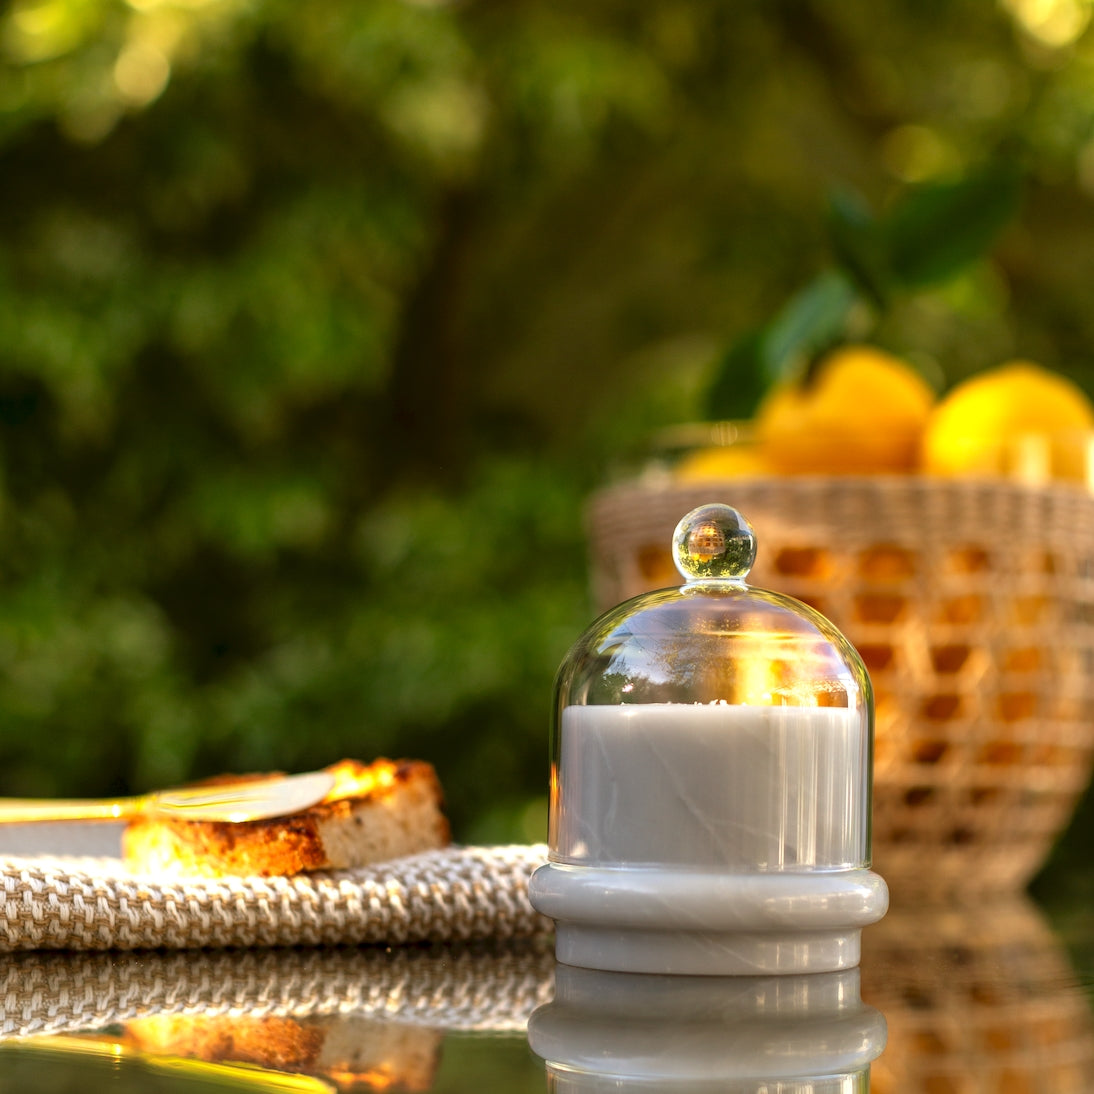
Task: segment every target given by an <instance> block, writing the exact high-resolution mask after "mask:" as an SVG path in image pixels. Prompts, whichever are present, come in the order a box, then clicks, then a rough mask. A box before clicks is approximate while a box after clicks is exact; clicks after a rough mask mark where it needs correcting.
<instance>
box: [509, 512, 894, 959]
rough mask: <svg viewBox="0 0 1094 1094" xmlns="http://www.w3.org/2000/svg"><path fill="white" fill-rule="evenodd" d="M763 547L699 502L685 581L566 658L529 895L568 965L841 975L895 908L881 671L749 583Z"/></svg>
mask: <svg viewBox="0 0 1094 1094" xmlns="http://www.w3.org/2000/svg"><path fill="white" fill-rule="evenodd" d="M756 546H757V545H756V538H755V535H754V533H753V531H752V528H751V526H750V525H749V524H748V522H747V521H746V520H745V519H744V518H743V517H742V516H741V514H740V513H738V512H737V511H736V510H735V509H733V508H731V507H730V506H728V505H721V504H711V505H704V506H701V507H699V508H698V509H695V510H693V511H692V512H691V513H688V514H687V515H686V516H685V517H684V518H683V519H682V520H681V521H680V523H679V524H678V525H677V528H676V531H675V533H674V536H673V544H672V547H673V557H674V560H675V562H676V566H677V569H678V570H679V571H680V573H681V575H682V577H683V578H684V583H683V585H681V586H676V587H672V588H668V589H662V590H658V591H656V592H652V593H644V594H642V595H641V596H637V597H635V598H633V599H631V600H628V601H626V602H625V603H623V604H621V605H619V606H618V607H616V608H614V609H612V610H610V611H608V612H607V613H605V614H604V615H603V616H601V617H600V618H599V619H598V620H596V621H595V622H594V623H593V624H592V625H591V626H590V628H589V629H588V630H587V631H586V632H585V634H584V635H582V637H581V638H580V639H579V640H578V642H577V643H576V644H575V645H574V646H573V648H572V649H571V650H570V652H569V654H568V655H567V657H566V659H565V660H564V662H563V664H562V666H561V668H560V670H559V673H558V678H557V682H556V689H555V692H556V694H555V712H554V722H553V727H552V740H551V753H552V756H551V773H550V820H549V833H548V840H549V862H548V863H547V864H546V865H545V866H543V867H541V868H540V869H539V870H537V871H536V873H535V875H534V876H533V877H532V879H531V884H530V895H531V898H532V903H533V904H534V905H535V906H536V907H537V908H538V909H539V910H540V911H541V912H543V913H544V914H546V915H548V916H550V917H552V918H553V919H554V920H555V923H556V955H557V957H558V959H559V960H560V961H562V962H563V963H565V964H571V965H578V966H585V967H589V968H599V969H609V970H616V971H632V972H645V973H685V974H703V973H706V974H712V975H726V974H730V975H732V974H757V973H765V974H770V973H800V972H821V971H832V970H835V969H841V968H849V967H853V966H855V965H857V964H858V961H859V941H860V934H861V929H862V927H864V926H866V925H868V924H869V923H872V922H875V921H876V920H878V919H880V918H881V916H882V915H884V913H885V910H886V907H887V905H888V891H887V889H886V886H885V883H884V881H883V880H882V879H881V878H880V877H878V876H877V875H876V874H874V873H872V872H871V871H870V869H869V866H870V804H871V792H870V787H871V754H872V747H873V694H872V689H871V686H870V679H869V676H868V674H867V672H866V669H865V667H864V665H863V663H862V661H861V659H860V658H859V656H858V654H857V653H856V652H855V650H854V648H853V647H852V646H851V644H850V643H849V642H848V641H847V639H846V638H844V637H843V635H842V634H841V633H840V632H839V631H838V630H837V629H836V627H835V626H834V625H833V624H832V623H831V622H829V621H828V620H827V619H825V618H824V617H823V616H822V615H820V614H819V613H817V612H816V611H814V610H813V609H811V608H809V607H807V606H806V605H805V604H802V603H800V602H799V601H796V600H793V599H792V598H790V597H788V596H784V595H781V594H779V593H776V592H770V591H766V590H762V589H757V588H753V587H750V586H749V585H748V584H747V583H746V580H745V579H746V578H747V576H748V572H749V569H750V568H751V566H752V563H753V561H754V559H755V555H756Z"/></svg>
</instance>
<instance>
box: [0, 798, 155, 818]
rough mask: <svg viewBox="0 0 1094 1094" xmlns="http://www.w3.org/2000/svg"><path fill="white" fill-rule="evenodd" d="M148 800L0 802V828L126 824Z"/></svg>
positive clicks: (9, 800) (12, 800)
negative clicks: (56, 823) (63, 823)
mask: <svg viewBox="0 0 1094 1094" xmlns="http://www.w3.org/2000/svg"><path fill="white" fill-rule="evenodd" d="M147 802H148V798H147V797H136V798H115V799H114V800H112V801H109V800H106V799H103V800H97V799H93V798H72V799H64V798H56V799H53V798H0V824H35V823H39V822H44V821H95V820H102V821H106V820H128V819H129V818H131V817H135V816H136V815H137V814H138V813H139V812H140V811H141V810H142V809H143V808H144V807H145V805H146V804H147Z"/></svg>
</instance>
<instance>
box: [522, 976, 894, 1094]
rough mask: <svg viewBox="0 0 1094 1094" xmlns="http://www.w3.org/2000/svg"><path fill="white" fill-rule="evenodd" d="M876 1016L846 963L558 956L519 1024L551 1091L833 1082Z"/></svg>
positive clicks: (868, 1052)
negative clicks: (786, 969)
mask: <svg viewBox="0 0 1094 1094" xmlns="http://www.w3.org/2000/svg"><path fill="white" fill-rule="evenodd" d="M885 1037H886V1029H885V1019H884V1018H883V1017H882V1015H881V1013H880V1012H879V1011H877V1010H875V1009H874V1008H873V1007H870V1006H867V1005H866V1004H864V1003H863V1002H862V1000H861V998H860V996H859V974H858V970H857V969H847V970H843V971H840V972H831V973H815V974H810V975H796V976H765V977H686V978H684V977H677V976H650V975H636V974H632V973H613V972H598V971H593V970H590V969H579V968H573V967H568V966H565V965H560V966H559V967H558V970H557V975H556V983H555V998H554V1000H553V1001H552V1002H550V1003H548V1004H546V1005H545V1006H543V1007H540V1008H539V1009H538V1010H537V1011H536V1012H535V1013H534V1014H533V1015H532V1018H531V1020H530V1021H529V1025H528V1040H529V1043H530V1045H531V1047H532V1049H533V1051H534V1052H535V1053H536V1054H537V1055H539V1056H541V1057H542V1058H543V1059H544V1060H546V1061H547V1068H548V1073H549V1074H550V1075H551V1077H552V1080H553V1083H554V1086H553V1089H554V1090H555V1091H557V1092H558V1094H571V1092H572V1094H579V1092H580V1094H598V1092H601V1091H605V1092H606V1091H609V1090H610V1091H613V1092H621V1091H625V1090H629V1089H632V1088H633V1089H635V1090H648V1089H650V1087H649V1085H648V1084H650V1083H653V1082H656V1083H657V1086H656V1089H657V1090H658V1091H659V1092H663V1091H666V1092H667V1091H673V1092H681V1094H682V1092H685V1091H699V1090H711V1089H715V1088H714V1087H712V1086H711V1085H710V1084H713V1083H719V1084H724V1083H727V1082H732V1083H733V1084H734V1085H733V1086H732V1087H731V1088H727V1087H726V1086H724V1085H718V1086H717V1087H716V1089H717V1090H719V1091H725V1090H727V1089H732V1091H734V1092H735V1094H745V1092H747V1091H761V1090H763V1091H771V1090H775V1089H778V1090H783V1089H784V1087H783V1086H778V1087H775V1086H773V1085H771V1084H775V1083H783V1082H792V1083H793V1084H794V1085H793V1086H792V1088H788V1089H793V1091H794V1092H795V1094H836V1092H844V1091H850V1090H859V1089H862V1087H860V1086H859V1085H855V1084H856V1083H857V1081H858V1080H859V1079H860V1078H861V1077H864V1076H865V1075H866V1074H867V1073H868V1071H869V1068H870V1063H871V1061H873V1060H874V1059H875V1058H876V1057H877V1056H878V1055H880V1053H881V1051H882V1049H883V1048H884V1047H885Z"/></svg>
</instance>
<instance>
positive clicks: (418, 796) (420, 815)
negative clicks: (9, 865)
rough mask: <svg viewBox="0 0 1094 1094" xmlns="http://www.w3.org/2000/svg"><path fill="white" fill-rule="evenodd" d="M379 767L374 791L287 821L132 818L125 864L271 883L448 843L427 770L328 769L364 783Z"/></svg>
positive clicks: (408, 766)
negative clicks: (279, 878) (380, 778)
mask: <svg viewBox="0 0 1094 1094" xmlns="http://www.w3.org/2000/svg"><path fill="white" fill-rule="evenodd" d="M380 765H384V767H385V768H387V769H389V770H388V771H387V777H386V778H385V779H384V780H383V781H382V782H381V783H380V784H379V785H376V786H374V787H371V788H370V789H367V790H365V791H364V792H363V793H359V794H356V795H354V796H349V797H340V798H336V799H334V800H331V801H324V802H321V803H320V804H319V805H315V806H312V807H311V808H309V809H306V810H304V811H303V812H300V813H295V814H293V815H291V816H286V817H273V818H270V819H267V820H259V821H243V822H235V823H232V822H226V821H194V820H181V819H176V818H168V817H164V816H158V815H156V814H154V813H153V814H148V815H146V816H142V817H138V818H137V819H135V820H134V821H132V822H131V823H130V824H129V825H128V826H127V827H126V830H125V832H124V834H123V836H122V855H123V858H124V859H125V862H126V864H127V865H128V866H129V868H130V869H131V870H134V871H136V872H152V873H161V872H167V873H172V874H193V875H204V876H214V877H215V876H221V875H250V876H261V877H272V876H285V875H291V874H298V873H302V872H305V871H311V870H332V869H344V868H349V867H353V866H365V865H368V864H369V863H372V862H382V861H384V860H386V859H390V858H396V857H398V856H400V855H407V854H413V853H415V852H418V851H427V850H432V849H435V848H439V847H444V846H446V845H447V844H448V842H449V840H450V838H451V837H450V831H449V826H448V821H447V819H446V818H445V816H444V814H443V812H442V795H441V787H440V783H439V782H438V780H437V776H436V773H435V772H434V770H433V768H432V766H430V765H429V764H427V763H423V762H422V761H420V760H399V761H396V762H395V763H394V764H392V763H390V762H389V761H386V760H377V761H375V762H374V763H373V764H369V765H365V764H361V763H358V762H357V761H349V760H347V761H343V762H342V763H340V764H336V765H334V767H332V768H329V769H328V770H331V771H334V770H335V769H338V770H340V771H342V772H346V771H350V772H351V773H352V774H354V775H356V776H358V777H359V778H361V779H367V778H368V776H369V773H370V772H373V771H376V770H378V769H379V768H380Z"/></svg>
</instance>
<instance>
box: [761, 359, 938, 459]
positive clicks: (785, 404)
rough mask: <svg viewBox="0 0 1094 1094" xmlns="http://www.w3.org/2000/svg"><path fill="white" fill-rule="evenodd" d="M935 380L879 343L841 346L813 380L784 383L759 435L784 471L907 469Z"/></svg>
mask: <svg viewBox="0 0 1094 1094" xmlns="http://www.w3.org/2000/svg"><path fill="white" fill-rule="evenodd" d="M934 398H935V397H934V392H933V391H932V390H931V387H930V385H929V384H928V383H927V382H926V381H925V380H924V379H923V377H922V376H920V375H919V373H918V372H916V371H915V369H913V368H912V367H911V365H909V364H907V363H906V362H904V361H901V360H900V359H899V358H897V357H894V356H893V355H892V354H889V353H886V352H885V351H883V350H880V349H878V348H877V347H875V346H866V345H852V346H841V347H840V348H839V349H836V350H833V351H832V352H831V353H830V354H829V355H828V356H827V357H825V358H824V360H823V361H821V362H820V364H819V366H818V367H817V369H816V371H815V372H814V374H813V376H812V378H811V379H810V381H809V382H808V383H807V384H800V383H798V384H790V383H783V384H778V385H776V386H775V387H774V388H772V389H771V391H770V392H769V393H768V395H767V396H766V398H765V399H764V401H763V402H762V403H761V404H760V408H759V410H758V411H757V414H756V434H757V436H758V438H759V439H760V441H761V443H762V444H763V446H764V452H765V454H766V457H767V459H768V460H769V462H770V464H771V466H772V467H773V468H774V469H775V470H776V471H779V472H782V473H784V474H810V473H813V474H836V475H840V474H874V473H879V472H907V471H911V470H913V469H914V468H915V466H916V461H917V458H918V453H919V443H920V438H921V436H922V432H923V427H924V425H925V424H926V421H927V416H928V414H929V413H930V410H931V407H932V406H933V404H934Z"/></svg>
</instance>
